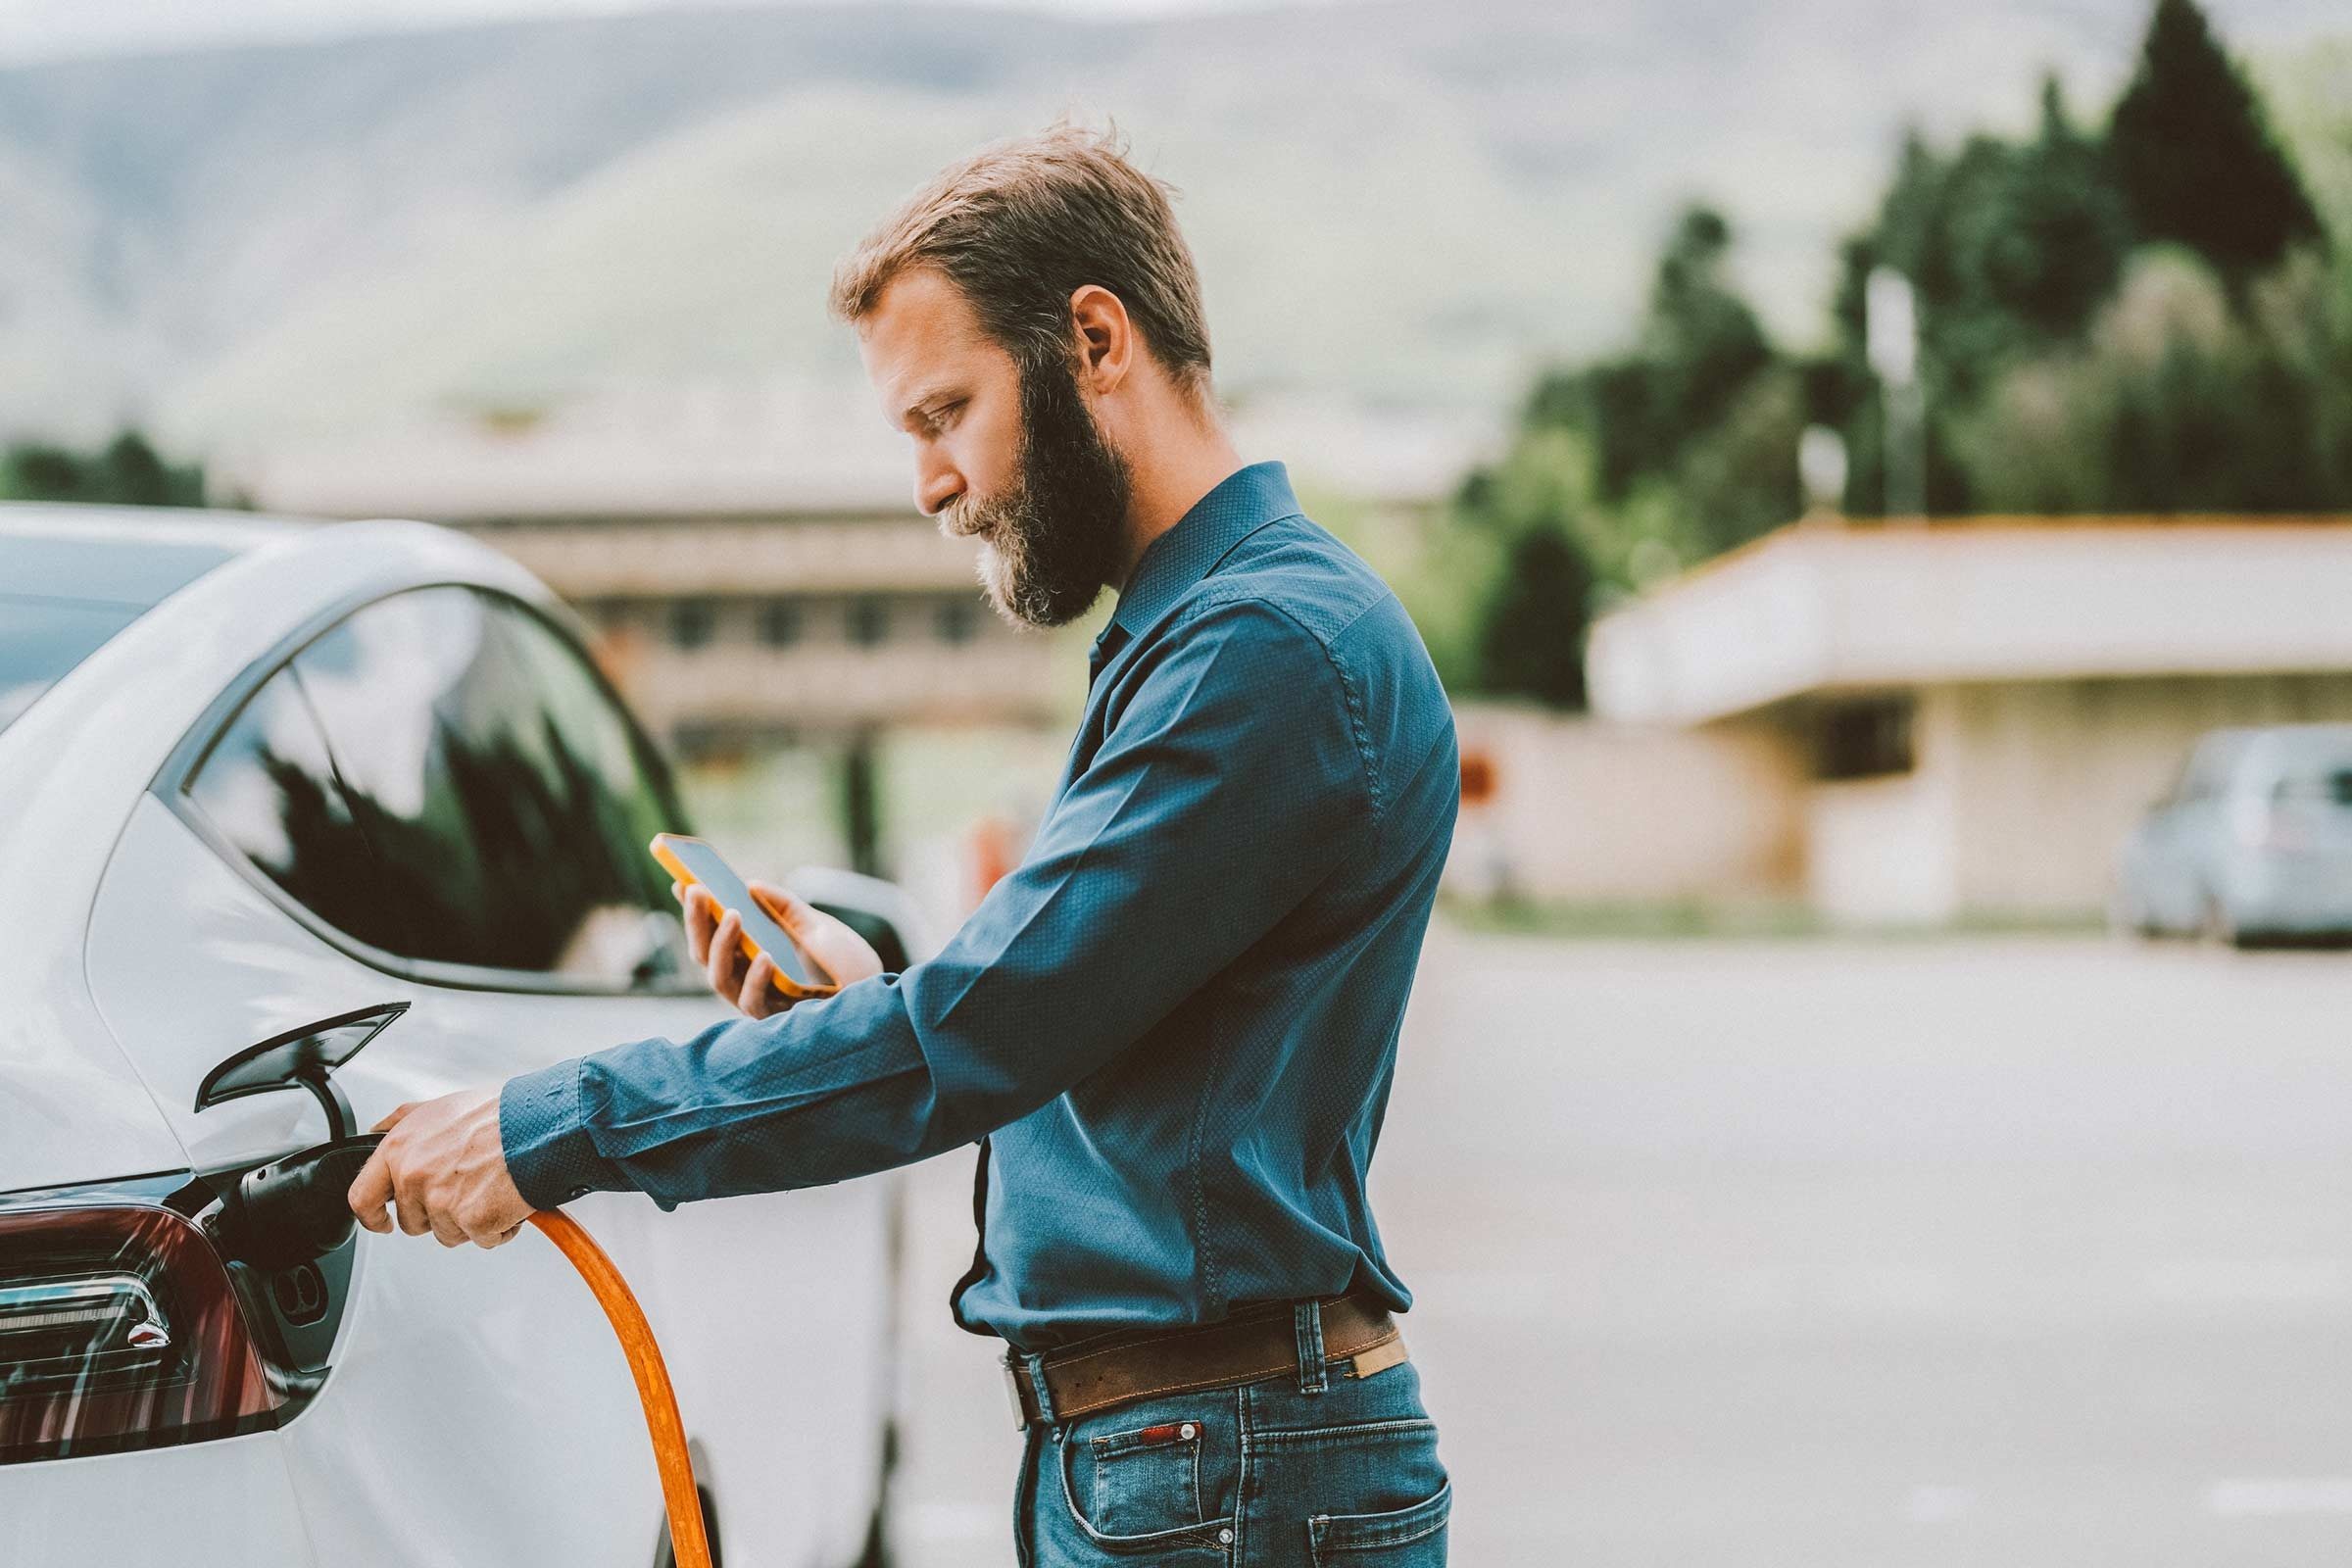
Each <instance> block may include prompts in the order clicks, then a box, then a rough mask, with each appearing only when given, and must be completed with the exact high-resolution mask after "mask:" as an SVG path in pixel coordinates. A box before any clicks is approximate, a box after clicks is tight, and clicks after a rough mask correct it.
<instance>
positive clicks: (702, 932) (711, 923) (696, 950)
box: [670, 882, 718, 963]
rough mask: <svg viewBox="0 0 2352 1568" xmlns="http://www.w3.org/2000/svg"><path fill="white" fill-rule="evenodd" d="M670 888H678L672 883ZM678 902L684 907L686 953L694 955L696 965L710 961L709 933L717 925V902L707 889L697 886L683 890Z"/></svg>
mask: <svg viewBox="0 0 2352 1568" xmlns="http://www.w3.org/2000/svg"><path fill="white" fill-rule="evenodd" d="M670 886H671V887H673V888H675V887H677V886H678V884H677V883H675V882H672V883H671V884H670ZM680 901H681V902H682V903H683V904H684V905H685V907H686V951H687V952H689V953H691V954H693V955H694V961H695V962H697V963H708V962H710V959H711V931H712V929H713V928H714V927H715V926H716V925H717V923H718V914H717V910H718V901H717V900H715V899H713V898H711V892H710V890H709V889H708V888H705V887H701V886H699V885H697V886H692V887H688V888H685V889H684V890H683V892H682V893H681V895H680Z"/></svg>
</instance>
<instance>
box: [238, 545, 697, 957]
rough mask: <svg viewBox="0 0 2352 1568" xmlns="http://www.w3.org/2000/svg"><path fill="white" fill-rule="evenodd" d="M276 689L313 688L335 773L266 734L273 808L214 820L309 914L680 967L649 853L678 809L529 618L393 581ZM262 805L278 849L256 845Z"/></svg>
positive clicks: (397, 947) (433, 947)
mask: <svg viewBox="0 0 2352 1568" xmlns="http://www.w3.org/2000/svg"><path fill="white" fill-rule="evenodd" d="M280 684H284V685H286V686H288V687H289V688H290V689H292V690H294V691H296V692H297V693H299V694H307V696H308V698H309V700H310V704H311V705H312V707H313V708H314V709H315V711H316V712H317V715H318V720H319V727H320V728H322V729H323V732H324V735H325V739H326V747H325V751H326V753H327V755H330V756H331V758H332V762H333V767H332V772H331V774H327V773H323V772H322V771H321V770H320V768H319V765H318V763H317V761H316V760H313V762H312V763H311V765H309V766H308V767H305V766H303V765H301V762H300V760H299V759H298V758H297V757H296V755H295V754H294V753H292V752H289V751H287V750H286V749H284V748H282V747H281V748H275V749H274V750H273V753H272V755H271V756H270V760H268V761H267V762H265V763H264V764H263V765H262V767H261V768H260V771H261V772H262V774H263V775H264V776H265V777H266V779H267V793H268V794H269V795H270V796H271V797H274V806H273V809H266V808H259V807H257V806H256V805H255V804H254V803H253V802H252V801H250V800H248V801H245V802H244V803H242V805H241V807H240V809H242V811H243V816H244V818H245V819H247V820H249V821H252V822H253V823H255V824H256V825H254V826H252V827H250V828H249V829H248V830H247V831H246V832H244V833H243V834H240V833H238V832H235V831H231V830H229V829H228V828H227V827H226V826H225V824H224V825H223V831H224V832H228V833H229V836H230V838H231V839H232V841H234V842H236V843H237V845H238V847H239V848H240V849H243V850H245V851H246V853H247V854H248V855H249V856H252V857H253V858H255V860H256V863H257V864H260V865H261V866H262V868H263V869H264V870H265V871H266V872H268V873H269V874H270V876H272V877H273V878H274V879H276V880H277V881H278V882H279V884H280V885H281V886H283V887H286V889H287V891H288V892H290V893H293V894H294V895H295V896H296V897H298V898H300V899H301V900H302V902H303V903H304V904H305V905H307V906H308V907H310V908H311V909H312V910H314V911H315V912H316V913H318V914H319V916H320V917H321V918H323V919H326V920H328V921H329V922H330V923H332V924H333V925H335V926H336V927H337V928H339V929H341V930H343V931H346V932H348V933H350V934H351V935H352V936H355V937H357V938H359V939H361V940H362V941H365V942H368V943H370V944H373V945H374V946H377V947H380V948H383V949H385V950H387V951H389V952H392V953H396V954H400V955H402V956H408V957H416V958H426V959H436V960H441V961H447V962H453V963H464V964H472V965H482V966H488V967H493V968H501V969H515V970H525V971H531V972H546V973H560V974H568V975H575V976H580V977H584V978H597V979H604V980H610V981H613V982H616V983H618V982H627V981H631V980H645V979H650V978H653V977H656V976H659V975H662V974H667V973H671V972H675V971H676V970H677V969H678V968H679V967H680V966H681V965H682V963H683V955H684V949H683V941H682V938H681V935H680V933H679V931H678V928H677V920H676V914H675V907H674V905H673V904H672V902H671V900H670V897H669V890H668V879H667V877H666V876H665V875H664V874H663V873H662V870H661V868H660V867H659V866H658V865H656V864H655V863H654V861H653V860H652V858H650V857H649V856H648V855H647V854H646V852H645V843H646V840H648V839H649V838H651V837H652V836H653V835H654V834H655V833H657V832H661V831H663V830H665V829H669V830H676V829H677V828H679V827H680V826H681V822H680V818H679V816H678V813H677V812H676V810H675V808H674V805H673V804H672V803H671V802H670V801H669V799H668V798H667V796H666V793H665V792H664V791H663V790H662V788H661V787H660V786H659V785H658V784H657V783H656V781H655V778H654V776H653V774H652V772H651V771H650V769H649V766H648V764H647V761H646V759H645V758H644V756H643V754H642V752H641V750H640V746H639V743H638V741H637V738H636V737H635V735H634V734H633V732H632V731H631V729H630V727H629V725H628V723H627V721H626V719H625V718H624V717H623V716H622V714H621V713H620V711H618V710H617V709H616V708H615V707H614V705H613V703H612V701H611V700H610V699H609V698H608V697H607V695H606V694H605V692H604V691H603V690H602V688H601V687H599V686H598V684H597V683H596V681H595V679H594V677H593V676H591V675H590V673H589V672H588V669H587V667H586V666H585V664H584V663H583V662H582V661H581V659H580V656H579V655H578V654H577V653H576V652H575V651H574V650H573V649H572V648H571V647H570V646H569V644H568V643H566V642H565V641H564V639H563V638H561V637H560V636H559V635H558V634H557V633H556V632H554V631H553V630H552V629H551V628H549V627H548V626H546V625H545V624H544V623H542V622H541V621H539V620H538V619H537V618H536V617H535V616H533V615H531V614H530V613H528V612H526V611H524V610H522V609H521V608H519V607H515V606H509V605H507V604H504V603H503V602H500V601H498V600H495V599H493V598H491V597H490V596H488V595H483V594H477V593H474V592H472V591H470V590H466V589H460V588H446V589H428V590H422V591H418V592H414V593H408V594H402V595H399V596H397V597H395V598H392V599H388V600H384V601H381V602H379V603H378V604H375V605H372V606H369V607H368V608H367V609H365V610H362V611H360V612H359V613H357V614H355V615H354V616H352V617H351V618H350V619H348V620H346V621H344V622H343V623H342V624H340V625H338V626H336V627H335V628H334V629H332V630H331V631H329V632H327V633H326V634H325V635H324V636H322V637H320V638H319V640H318V641H317V642H315V643H313V644H312V645H311V646H310V647H309V648H307V649H305V650H304V651H303V652H302V653H301V654H300V655H298V656H297V658H296V660H295V662H294V665H293V678H291V679H289V678H288V677H286V676H281V677H279V679H278V680H276V681H272V682H271V683H270V685H271V686H272V687H275V686H278V685H280ZM265 690H266V691H267V690H269V688H265ZM240 723H242V720H240ZM315 734H316V731H314V735H315ZM225 747H226V743H225V742H224V744H223V752H225ZM212 770H213V764H212V763H210V762H208V763H207V764H206V769H205V773H206V774H207V775H209V774H210V773H211V772H212ZM204 784H205V780H204V779H203V778H200V780H199V786H198V795H199V799H200V800H204V798H205V789H204ZM237 788H238V789H240V790H242V791H243V792H244V793H245V794H246V795H248V796H250V795H251V794H252V793H253V790H254V786H253V785H252V784H250V783H248V784H245V785H241V786H237ZM212 793H213V794H214V795H216V796H222V795H225V794H227V793H228V786H226V785H221V786H216V787H214V788H213V790H212ZM205 804H206V806H207V810H208V813H210V812H212V810H213V807H212V805H211V803H210V802H209V801H206V802H205ZM270 815H274V816H275V818H276V835H277V838H278V839H279V840H280V841H282V844H283V846H285V848H284V849H281V850H279V851H278V853H277V855H276V858H274V859H265V858H263V855H262V854H257V853H256V850H257V847H258V848H260V849H262V850H265V851H268V850H270V849H272V848H274V846H271V845H264V844H261V843H260V840H261V839H262V838H264V837H266V836H267V830H266V829H265V828H263V827H262V826H260V825H259V823H260V821H261V819H263V818H265V817H268V816H270ZM216 819H217V820H218V817H216ZM355 841H356V844H357V846H358V850H359V854H360V856H361V857H362V858H361V859H359V860H357V861H355V860H354V858H353V847H354V843H355ZM289 852H290V853H289ZM314 862H315V863H316V864H317V865H318V866H319V867H320V868H321V870H320V871H319V873H317V874H314V871H313V865H314ZM328 866H332V867H333V868H334V874H333V875H331V876H329V875H327V874H325V873H324V870H323V868H325V867H328Z"/></svg>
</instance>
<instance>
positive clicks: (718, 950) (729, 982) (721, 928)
mask: <svg viewBox="0 0 2352 1568" xmlns="http://www.w3.org/2000/svg"><path fill="white" fill-rule="evenodd" d="M742 941H743V922H742V921H741V920H740V919H738V918H736V915H735V911H734V910H733V909H729V910H728V911H727V912H726V913H725V914H722V915H720V916H719V918H718V925H717V927H716V929H714V930H713V931H712V932H711V956H710V957H709V959H708V960H706V961H705V963H704V965H703V968H704V971H705V972H706V973H707V974H708V975H709V976H710V979H711V990H713V991H715V992H717V993H718V994H719V995H720V996H722V997H725V998H727V999H728V1000H729V1001H732V1000H734V998H735V997H736V996H737V995H738V994H740V993H741V992H742V990H743V972H742V965H743V947H742Z"/></svg>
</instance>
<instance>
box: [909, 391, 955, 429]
mask: <svg viewBox="0 0 2352 1568" xmlns="http://www.w3.org/2000/svg"><path fill="white" fill-rule="evenodd" d="M961 390H962V389H961V388H960V387H958V386H956V383H954V382H952V381H943V382H941V383H940V384H938V385H937V386H932V387H927V388H925V389H924V391H923V394H922V396H920V397H918V398H916V399H915V400H914V401H913V402H912V403H909V404H907V408H906V411H905V412H904V413H902V414H901V415H900V416H899V422H900V423H901V424H904V423H906V422H907V420H909V419H920V418H923V417H924V414H923V411H924V410H925V409H927V408H929V407H930V406H931V405H932V404H934V403H937V402H939V401H940V400H942V399H943V398H951V397H955V396H956V395H958V394H959V393H960V392H961Z"/></svg>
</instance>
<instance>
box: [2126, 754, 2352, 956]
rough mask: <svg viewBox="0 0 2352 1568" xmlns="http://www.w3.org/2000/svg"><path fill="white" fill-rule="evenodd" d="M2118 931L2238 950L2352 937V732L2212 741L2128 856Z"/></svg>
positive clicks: (2189, 764) (2193, 757)
mask: <svg viewBox="0 0 2352 1568" xmlns="http://www.w3.org/2000/svg"><path fill="white" fill-rule="evenodd" d="M2114 920H2115V923H2116V924H2117V925H2118V926H2119V927H2122V928H2126V929H2129V930H2132V931H2137V932H2140V933H2142V934H2145V935H2150V936H2154V935H2162V934H2166V933H2187V932H2201V933H2203V934H2205V935H2207V936H2210V937H2212V938H2214V939H2216V940H2218V941H2224V942H2230V943H2235V944H2238V945H2241V946H2242V945H2246V944H2250V943H2255V942H2260V941H2266V940H2280V939H2286V938H2295V937H2306V938H2308V937H2335V936H2344V935H2347V934H2352V724H2280V725H2275V726H2270V727H2267V728H2260V729H2221V730H2215V731H2213V732H2212V733H2210V734H2208V735H2206V736H2205V737H2204V738H2203V739H2202V740H2200V741H2199V742H2198V743H2197V745H2196V747H2195V749H2194V750H2193V751H2192V752H2191V753H2190V754H2189V757H2188V759H2187V760H2186V762H2185V763H2184V764H2183V765H2182V767H2181V769H2180V775H2179V776H2178V778H2177V779H2176V780H2175V781H2174V784H2173V788H2172V789H2171V791H2170V792H2169V793H2168V794H2167V795H2166V797H2165V798H2164V799H2163V800H2161V801H2159V802H2157V803H2156V805H2155V806H2154V807H2152V808H2150V809H2149V811H2148V814H2147V815H2146V817H2145V818H2143V819H2142V820H2141V822H2140V824H2139V826H2138V828H2137V830H2136V831H2134V832H2133V833H2132V835H2131V840H2130V842H2129V843H2128V844H2126V846H2125V848H2124V853H2123V857H2122V860H2121V863H2120V866H2119V868H2118V876H2117V889H2116V901H2115V909H2114Z"/></svg>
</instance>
